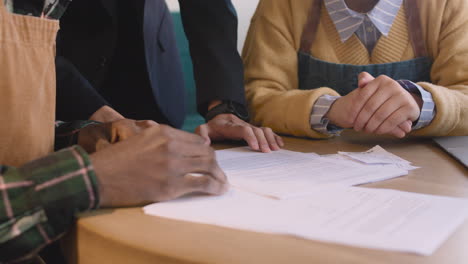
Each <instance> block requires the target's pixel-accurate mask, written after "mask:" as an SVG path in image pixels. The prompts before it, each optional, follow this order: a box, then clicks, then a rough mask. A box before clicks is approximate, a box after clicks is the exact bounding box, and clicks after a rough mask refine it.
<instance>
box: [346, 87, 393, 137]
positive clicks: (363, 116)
mask: <svg viewBox="0 0 468 264" xmlns="http://www.w3.org/2000/svg"><path fill="white" fill-rule="evenodd" d="M391 96H392V94H391V91H389V90H386V89H382V90H379V91H378V92H376V93H374V94H373V95H372V96H371V98H369V100H367V102H366V103H365V104H364V106H363V107H362V109H361V111H360V112H359V114H358V116H357V117H356V119H355V121H354V126H353V128H354V130H356V131H361V130H362V129H363V128H364V127H365V126H366V125H367V123H368V122H369V121H370V119H371V117H372V116H373V115H374V114H375V113H376V111H377V110H378V109H379V108H380V107H381V106H382V105H383V104H384V103H385V102H386V101H387V100H389V99H390V98H391Z"/></svg>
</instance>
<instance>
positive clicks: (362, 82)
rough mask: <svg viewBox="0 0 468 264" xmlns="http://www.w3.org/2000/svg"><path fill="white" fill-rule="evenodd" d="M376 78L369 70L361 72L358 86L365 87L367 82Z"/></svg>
mask: <svg viewBox="0 0 468 264" xmlns="http://www.w3.org/2000/svg"><path fill="white" fill-rule="evenodd" d="M374 79H375V78H374V77H373V76H372V75H370V74H369V73H368V72H361V73H360V74H359V76H358V87H359V88H364V87H365V86H366V85H367V84H369V83H370V82H372V81H373V80H374Z"/></svg>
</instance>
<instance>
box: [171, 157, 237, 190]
mask: <svg viewBox="0 0 468 264" xmlns="http://www.w3.org/2000/svg"><path fill="white" fill-rule="evenodd" d="M212 154H213V155H209V156H205V157H195V158H182V159H179V161H180V162H179V163H178V164H174V165H177V167H175V170H178V175H183V176H185V175H189V174H193V173H197V174H202V175H208V176H210V177H212V178H213V179H215V180H217V181H220V182H223V183H226V182H227V181H228V180H227V177H226V175H225V174H224V172H223V171H222V170H221V168H220V167H219V165H218V162H217V161H216V158H215V155H214V152H213V153H212Z"/></svg>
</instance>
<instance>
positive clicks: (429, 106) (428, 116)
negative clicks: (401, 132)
mask: <svg viewBox="0 0 468 264" xmlns="http://www.w3.org/2000/svg"><path fill="white" fill-rule="evenodd" d="M397 82H398V83H399V84H400V85H401V86H402V87H403V88H404V89H405V90H407V91H408V92H410V93H414V94H417V95H419V96H420V97H421V99H422V101H423V105H422V108H421V114H420V115H419V118H418V120H417V121H416V122H414V123H413V130H416V129H420V128H423V127H426V126H428V125H429V124H430V123H431V122H432V120H433V119H434V117H435V114H436V107H435V103H434V100H433V98H432V95H431V93H429V92H428V91H426V90H424V89H423V88H422V87H421V86H419V85H417V84H416V83H414V82H412V81H407V80H399V81H397Z"/></svg>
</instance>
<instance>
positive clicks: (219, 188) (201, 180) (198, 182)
mask: <svg viewBox="0 0 468 264" xmlns="http://www.w3.org/2000/svg"><path fill="white" fill-rule="evenodd" d="M183 185H184V187H185V190H186V192H187V193H192V192H203V193H208V194H213V195H221V194H223V193H225V192H226V191H227V190H228V189H229V184H228V183H226V182H221V181H218V180H215V179H214V178H213V177H210V176H208V175H202V176H193V175H187V176H185V177H184V184H183Z"/></svg>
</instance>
